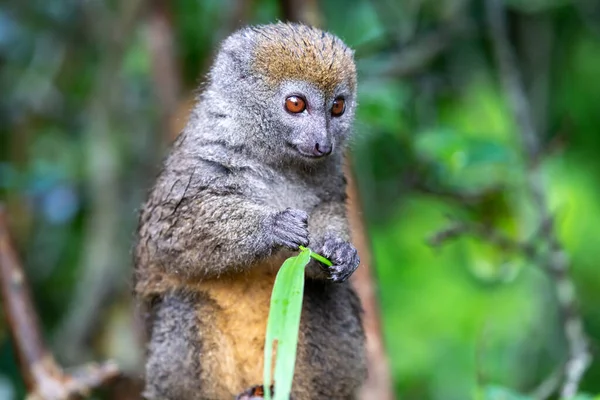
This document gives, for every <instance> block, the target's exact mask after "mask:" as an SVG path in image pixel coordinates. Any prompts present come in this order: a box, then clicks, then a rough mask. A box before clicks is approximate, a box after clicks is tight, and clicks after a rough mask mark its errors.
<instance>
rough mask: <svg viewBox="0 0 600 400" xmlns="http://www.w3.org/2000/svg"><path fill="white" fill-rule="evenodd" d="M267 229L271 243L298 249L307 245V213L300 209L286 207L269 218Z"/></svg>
mask: <svg viewBox="0 0 600 400" xmlns="http://www.w3.org/2000/svg"><path fill="white" fill-rule="evenodd" d="M267 224H268V225H267V230H268V232H269V235H271V239H272V240H273V244H274V245H276V246H285V247H288V248H290V249H292V250H298V248H299V246H308V214H307V213H306V212H304V211H302V210H295V209H291V208H287V209H285V210H284V211H280V212H278V213H276V214H274V215H273V216H272V217H271V218H269V220H268V222H267Z"/></svg>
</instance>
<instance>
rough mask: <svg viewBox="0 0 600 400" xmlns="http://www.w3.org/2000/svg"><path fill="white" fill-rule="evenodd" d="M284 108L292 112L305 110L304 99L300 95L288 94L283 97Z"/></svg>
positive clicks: (296, 112)
mask: <svg viewBox="0 0 600 400" xmlns="http://www.w3.org/2000/svg"><path fill="white" fill-rule="evenodd" d="M285 109H286V110H288V111H289V112H291V113H293V114H298V113H301V112H302V111H304V110H306V101H304V99H303V98H302V97H300V96H290V97H288V98H287V99H285Z"/></svg>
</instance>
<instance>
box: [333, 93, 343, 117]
mask: <svg viewBox="0 0 600 400" xmlns="http://www.w3.org/2000/svg"><path fill="white" fill-rule="evenodd" d="M344 111H346V101H345V100H344V98H343V97H338V98H337V99H335V100H334V101H333V105H332V106H331V115H333V116H334V117H339V116H341V115H342V114H343V113H344Z"/></svg>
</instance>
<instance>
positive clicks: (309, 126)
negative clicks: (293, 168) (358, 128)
mask: <svg viewBox="0 0 600 400" xmlns="http://www.w3.org/2000/svg"><path fill="white" fill-rule="evenodd" d="M354 99H355V97H354V95H353V92H352V91H351V89H350V87H349V86H348V85H347V84H340V85H338V86H337V87H335V88H334V90H333V91H332V92H331V93H325V92H323V91H322V90H319V89H318V88H317V87H315V86H314V85H312V84H310V83H308V82H305V81H288V82H284V83H283V84H282V85H281V87H280V88H279V90H278V91H277V93H276V94H275V96H274V97H273V99H272V104H271V105H270V107H272V109H275V110H276V114H275V119H276V120H277V121H278V123H277V130H278V131H279V137H280V139H281V140H282V142H283V143H282V144H283V145H284V146H285V150H284V151H285V152H286V154H289V156H290V157H300V158H302V159H306V160H311V161H312V160H319V159H323V158H325V157H327V156H329V155H330V154H332V153H334V152H336V151H338V150H340V148H341V145H342V144H343V143H344V142H345V139H346V138H347V137H348V136H349V134H350V129H351V126H352V120H353V116H354V108H355V100H354Z"/></svg>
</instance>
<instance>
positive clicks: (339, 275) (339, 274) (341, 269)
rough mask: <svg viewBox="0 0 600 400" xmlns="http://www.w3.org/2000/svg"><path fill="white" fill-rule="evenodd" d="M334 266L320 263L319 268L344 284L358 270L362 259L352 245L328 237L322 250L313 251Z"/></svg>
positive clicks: (332, 278)
mask: <svg viewBox="0 0 600 400" xmlns="http://www.w3.org/2000/svg"><path fill="white" fill-rule="evenodd" d="M313 250H314V251H316V252H317V253H319V254H321V255H322V256H323V257H325V258H328V259H329V260H330V261H331V263H332V264H333V265H332V266H331V267H329V266H327V265H325V264H322V263H320V262H319V266H320V267H321V268H322V269H323V271H325V273H326V274H327V275H328V276H329V279H331V280H332V281H334V282H344V281H345V280H346V279H348V278H349V277H350V275H352V273H353V272H354V271H355V270H356V268H358V264H359V263H360V258H359V257H358V253H357V251H356V249H355V248H354V246H352V244H350V243H348V242H346V241H345V240H342V239H339V238H336V237H335V236H328V237H326V238H325V240H324V241H323V245H322V246H321V248H318V249H313Z"/></svg>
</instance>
